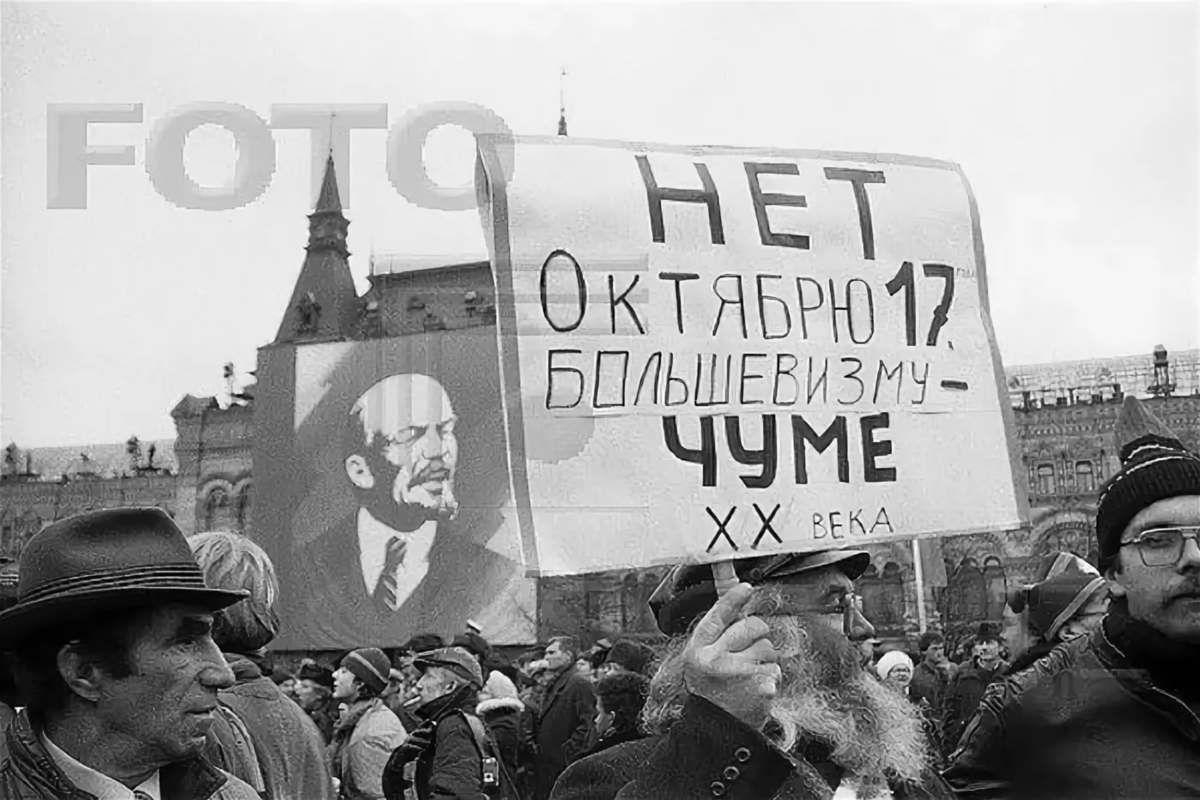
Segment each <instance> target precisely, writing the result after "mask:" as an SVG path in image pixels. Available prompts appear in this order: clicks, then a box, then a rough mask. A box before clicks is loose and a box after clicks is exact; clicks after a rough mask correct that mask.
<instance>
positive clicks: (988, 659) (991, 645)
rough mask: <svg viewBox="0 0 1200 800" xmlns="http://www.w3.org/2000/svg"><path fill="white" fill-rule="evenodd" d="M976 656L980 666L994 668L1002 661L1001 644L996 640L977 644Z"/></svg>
mask: <svg viewBox="0 0 1200 800" xmlns="http://www.w3.org/2000/svg"><path fill="white" fill-rule="evenodd" d="M974 655H975V659H976V660H977V661H978V662H979V666H981V667H992V666H994V665H995V664H996V662H997V661H999V660H1000V643H999V642H997V641H995V640H992V641H983V642H976V643H975V648H974Z"/></svg>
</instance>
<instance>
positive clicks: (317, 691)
mask: <svg viewBox="0 0 1200 800" xmlns="http://www.w3.org/2000/svg"><path fill="white" fill-rule="evenodd" d="M295 694H296V703H297V705H299V706H300V708H301V709H302V710H303V711H304V713H306V714H308V718H309V719H311V720H312V721H313V724H314V725H316V726H317V730H319V731H320V732H321V739H322V741H324V742H325V744H326V745H328V744H329V743H330V742H332V741H333V729H334V728H335V727H337V719H338V713H337V704H336V703H335V702H334V699H333V670H331V669H330V668H329V667H323V666H321V665H320V664H318V663H317V662H315V661H313V660H311V659H305V660H304V662H303V663H301V664H300V670H299V671H298V672H297V673H296V690H295Z"/></svg>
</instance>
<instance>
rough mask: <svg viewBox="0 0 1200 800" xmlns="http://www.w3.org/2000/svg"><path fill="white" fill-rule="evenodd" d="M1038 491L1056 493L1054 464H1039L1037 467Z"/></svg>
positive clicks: (1040, 492) (1039, 492)
mask: <svg viewBox="0 0 1200 800" xmlns="http://www.w3.org/2000/svg"><path fill="white" fill-rule="evenodd" d="M1037 491H1038V494H1054V492H1055V481H1054V465H1053V464H1039V465H1038V469H1037Z"/></svg>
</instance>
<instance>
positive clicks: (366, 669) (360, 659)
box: [342, 647, 392, 694]
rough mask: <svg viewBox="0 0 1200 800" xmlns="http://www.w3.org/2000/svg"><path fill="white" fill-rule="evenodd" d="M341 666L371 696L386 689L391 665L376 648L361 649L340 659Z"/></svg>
mask: <svg viewBox="0 0 1200 800" xmlns="http://www.w3.org/2000/svg"><path fill="white" fill-rule="evenodd" d="M342 666H343V667H345V668H346V669H347V670H349V671H350V674H351V675H353V676H354V677H356V678H358V679H359V680H360V681H362V682H363V685H364V686H366V687H367V688H368V689H370V690H371V692H372V693H373V694H379V693H381V692H382V691H383V690H384V689H386V688H387V684H388V673H390V672H391V671H392V665H391V663H390V662H389V661H388V657H387V656H385V655H384V654H383V651H382V650H380V649H379V648H378V647H361V648H359V649H358V650H354V651H353V652H351V653H349V654H348V655H347V656H346V657H345V658H343V659H342Z"/></svg>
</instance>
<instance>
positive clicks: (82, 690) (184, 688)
mask: <svg viewBox="0 0 1200 800" xmlns="http://www.w3.org/2000/svg"><path fill="white" fill-rule="evenodd" d="M20 570H21V571H20V582H19V586H18V600H17V604H16V605H15V606H13V607H12V608H10V609H8V610H7V611H5V612H3V613H0V642H4V643H5V646H6V647H7V648H8V649H10V650H12V651H13V656H14V667H15V670H14V671H15V676H16V680H17V686H18V691H19V694H20V696H21V699H22V700H23V701H24V703H25V710H24V711H22V712H21V713H20V714H19V715H18V716H17V719H16V720H15V721H14V723H13V725H12V727H11V728H10V729H9V731H8V733H7V740H6V741H7V746H8V756H7V758H6V759H5V760H4V761H3V763H0V797H6V798H8V797H12V798H22V800H26V799H29V800H43V799H44V800H61V798H92V797H100V798H106V799H107V798H115V799H117V800H147V798H148V799H149V800H254V799H255V798H257V795H256V794H255V793H254V791H253V790H252V789H251V788H250V787H249V786H247V785H246V784H245V783H243V782H242V781H240V780H238V779H237V778H234V777H232V776H231V775H229V774H227V773H225V772H223V771H221V770H219V769H217V768H215V767H213V766H211V765H210V764H209V763H208V762H207V761H205V760H204V759H203V758H201V757H200V753H201V751H202V750H203V749H204V747H205V742H206V734H207V733H208V731H209V728H210V727H211V726H212V724H213V721H214V712H215V711H216V709H217V705H218V701H217V692H218V690H220V689H225V688H228V687H230V686H232V685H233V682H234V676H233V672H232V671H231V670H230V668H229V665H228V664H227V663H226V662H225V659H224V658H223V657H222V656H221V651H220V650H219V649H218V648H217V645H216V644H215V643H214V642H213V639H212V628H213V623H214V617H213V615H214V614H215V613H216V612H217V611H219V610H220V609H223V608H226V607H228V606H230V605H232V604H234V603H236V602H238V601H239V600H241V599H242V598H244V597H245V596H246V592H244V591H222V590H216V589H211V588H209V587H208V586H207V585H206V584H205V582H204V576H203V574H202V573H201V571H200V568H199V567H198V566H197V565H196V562H195V560H193V558H192V553H191V550H190V549H189V548H188V543H187V540H186V539H185V538H184V536H183V534H182V533H181V532H180V530H179V528H177V527H176V526H175V523H174V522H172V521H171V518H170V517H168V516H167V515H166V514H165V513H163V512H162V511H160V510H158V509H136V508H125V509H113V510H107V511H97V512H92V513H88V514H82V515H79V516H77V517H72V518H70V519H66V520H63V521H61V522H56V523H54V524H52V525H50V526H48V527H46V528H45V529H44V530H43V531H42V532H41V533H39V534H37V535H36V536H34V537H33V538H32V539H31V540H30V541H29V543H28V544H27V545H26V547H25V550H24V552H22V554H21V564H20Z"/></svg>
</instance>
